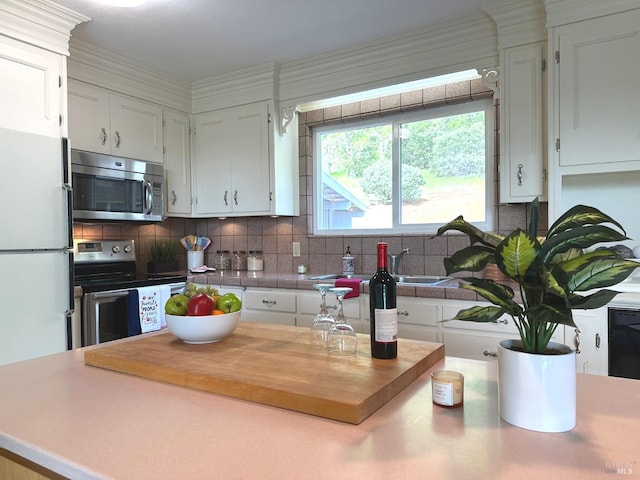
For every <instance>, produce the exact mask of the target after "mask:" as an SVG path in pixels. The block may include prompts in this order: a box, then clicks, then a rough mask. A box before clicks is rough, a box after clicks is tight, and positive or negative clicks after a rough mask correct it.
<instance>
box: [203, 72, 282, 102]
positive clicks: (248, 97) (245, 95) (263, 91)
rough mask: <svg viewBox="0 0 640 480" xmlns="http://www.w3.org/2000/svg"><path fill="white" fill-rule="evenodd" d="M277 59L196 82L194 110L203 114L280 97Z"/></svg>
mask: <svg viewBox="0 0 640 480" xmlns="http://www.w3.org/2000/svg"><path fill="white" fill-rule="evenodd" d="M279 74H280V65H279V64H278V63H277V62H272V63H266V64H262V65H257V66H255V67H250V68H246V69H243V70H239V71H236V72H232V73H229V74H227V75H220V76H217V77H211V78H207V79H205V80H202V81H197V82H193V84H192V86H191V87H192V89H191V98H192V103H191V111H192V113H201V112H207V111H211V110H217V109H220V108H227V107H232V106H235V105H242V104H246V103H252V102H259V101H262V100H271V99H274V98H275V99H277V98H278V95H277V91H276V85H277V84H278V78H279Z"/></svg>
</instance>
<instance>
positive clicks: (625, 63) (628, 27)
mask: <svg viewBox="0 0 640 480" xmlns="http://www.w3.org/2000/svg"><path fill="white" fill-rule="evenodd" d="M557 32H558V37H557V45H558V51H559V61H560V63H559V80H558V82H559V83H558V88H559V117H560V119H559V129H560V132H559V135H560V165H561V166H572V165H585V164H596V163H608V162H626V161H633V160H639V159H640V135H639V134H638V108H639V107H640V91H639V90H638V78H640V62H638V61H637V58H638V51H640V10H635V11H630V12H625V13H621V14H617V15H609V16H606V17H601V18H597V19H593V20H588V21H584V22H578V23H576V24H571V25H568V26H565V27H560V28H558V30H557Z"/></svg>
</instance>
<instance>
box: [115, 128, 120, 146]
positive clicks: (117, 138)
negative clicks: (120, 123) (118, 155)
mask: <svg viewBox="0 0 640 480" xmlns="http://www.w3.org/2000/svg"><path fill="white" fill-rule="evenodd" d="M116 148H120V132H119V131H118V130H116Z"/></svg>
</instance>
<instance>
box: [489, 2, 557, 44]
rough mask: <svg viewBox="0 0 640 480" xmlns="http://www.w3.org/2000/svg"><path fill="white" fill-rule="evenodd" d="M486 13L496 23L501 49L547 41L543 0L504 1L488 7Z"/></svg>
mask: <svg viewBox="0 0 640 480" xmlns="http://www.w3.org/2000/svg"><path fill="white" fill-rule="evenodd" d="M484 11H485V12H486V13H487V15H489V16H490V17H491V18H493V20H494V21H495V23H496V27H497V30H498V48H500V49H503V48H509V47H515V46H518V45H526V44H528V43H534V42H540V41H544V40H546V39H547V30H546V11H545V9H544V3H543V1H542V0H504V1H500V2H496V3H492V4H490V5H488V6H487V7H486V8H485V9H484Z"/></svg>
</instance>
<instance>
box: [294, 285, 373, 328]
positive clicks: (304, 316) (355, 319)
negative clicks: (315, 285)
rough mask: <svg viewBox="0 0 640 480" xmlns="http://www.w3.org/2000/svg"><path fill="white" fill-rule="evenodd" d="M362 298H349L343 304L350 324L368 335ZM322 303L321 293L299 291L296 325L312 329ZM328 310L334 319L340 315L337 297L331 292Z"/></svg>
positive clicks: (328, 295) (328, 297)
mask: <svg viewBox="0 0 640 480" xmlns="http://www.w3.org/2000/svg"><path fill="white" fill-rule="evenodd" d="M362 298H363V297H362V296H358V297H352V298H347V299H346V300H343V303H342V305H343V309H344V315H345V317H347V320H348V321H349V323H350V324H351V325H352V326H353V328H355V329H356V331H357V332H358V333H366V332H365V330H364V325H363V324H364V322H363V320H362V314H361V312H362V308H361V304H362ZM321 303H322V297H321V295H320V293H319V292H316V291H313V292H305V291H298V315H297V317H296V325H298V326H301V327H310V326H311V324H312V323H313V319H314V318H315V317H316V315H317V314H318V313H319V312H320V305H321ZM327 309H328V310H329V313H330V314H331V315H332V316H333V317H335V316H336V315H338V302H337V300H336V297H335V295H333V294H332V293H331V292H327Z"/></svg>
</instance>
